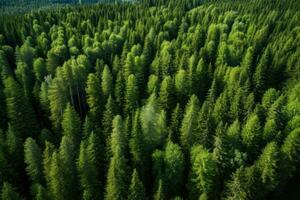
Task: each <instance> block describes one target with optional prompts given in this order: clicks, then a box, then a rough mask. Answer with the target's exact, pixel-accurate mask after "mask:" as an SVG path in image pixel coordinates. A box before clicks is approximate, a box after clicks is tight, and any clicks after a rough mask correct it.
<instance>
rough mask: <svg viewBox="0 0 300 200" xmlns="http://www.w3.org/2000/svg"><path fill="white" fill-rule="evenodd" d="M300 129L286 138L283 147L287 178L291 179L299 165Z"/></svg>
mask: <svg viewBox="0 0 300 200" xmlns="http://www.w3.org/2000/svg"><path fill="white" fill-rule="evenodd" d="M299 136H300V128H296V129H295V130H293V131H292V132H290V133H289V135H288V136H287V137H286V138H285V140H284V143H283V145H282V147H281V151H282V153H283V156H284V160H285V161H286V163H287V164H286V167H285V170H284V171H285V172H286V175H285V176H287V177H289V176H290V175H291V174H292V172H294V171H295V170H296V169H297V167H296V166H297V163H299V160H300V159H299V157H298V155H299V152H300V148H299V144H300V140H299V138H300V137H299Z"/></svg>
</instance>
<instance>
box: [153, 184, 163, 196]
mask: <svg viewBox="0 0 300 200" xmlns="http://www.w3.org/2000/svg"><path fill="white" fill-rule="evenodd" d="M153 199H154V200H164V199H165V196H164V185H163V181H162V180H159V182H158V188H157V190H156V192H155V194H154V198H153Z"/></svg>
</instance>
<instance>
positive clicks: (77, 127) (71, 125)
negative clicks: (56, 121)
mask: <svg viewBox="0 0 300 200" xmlns="http://www.w3.org/2000/svg"><path fill="white" fill-rule="evenodd" d="M61 126H62V129H63V135H64V136H67V137H69V138H70V139H71V140H72V142H73V144H74V145H75V146H77V145H79V140H80V138H81V121H80V118H79V116H78V114H77V113H76V111H75V110H74V108H73V107H72V106H71V105H70V104H68V105H67V107H66V109H65V111H64V115H63V119H62V123H61Z"/></svg>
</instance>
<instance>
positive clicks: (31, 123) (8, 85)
mask: <svg viewBox="0 0 300 200" xmlns="http://www.w3.org/2000/svg"><path fill="white" fill-rule="evenodd" d="M4 86H5V89H4V93H5V97H6V109H7V115H8V119H9V121H10V123H11V125H13V126H14V129H15V131H16V134H17V135H18V136H19V137H22V138H25V137H26V136H30V135H34V134H36V133H37V132H38V123H37V121H36V118H35V115H34V111H33V108H32V106H31V105H30V103H29V101H28V99H27V98H26V96H25V94H24V92H23V91H22V90H21V88H20V86H19V84H18V83H17V82H16V81H15V80H14V79H13V78H12V77H8V78H7V79H5V81H4ZM27 130H31V131H30V133H29V132H28V131H27Z"/></svg>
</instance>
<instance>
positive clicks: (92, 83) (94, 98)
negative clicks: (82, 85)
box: [86, 74, 104, 126]
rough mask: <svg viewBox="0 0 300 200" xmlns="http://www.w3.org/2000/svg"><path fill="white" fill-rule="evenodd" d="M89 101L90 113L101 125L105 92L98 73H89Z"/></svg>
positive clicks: (87, 90)
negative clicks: (103, 92)
mask: <svg viewBox="0 0 300 200" xmlns="http://www.w3.org/2000/svg"><path fill="white" fill-rule="evenodd" d="M86 85H87V87H86V94H87V103H88V106H89V108H90V110H89V113H90V117H91V120H92V122H93V123H94V124H96V125H98V126H99V125H100V122H101V121H100V119H101V116H102V112H103V101H104V100H103V94H102V90H101V82H100V79H99V77H98V76H97V75H96V74H89V75H88V79H87V83H86Z"/></svg>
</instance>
